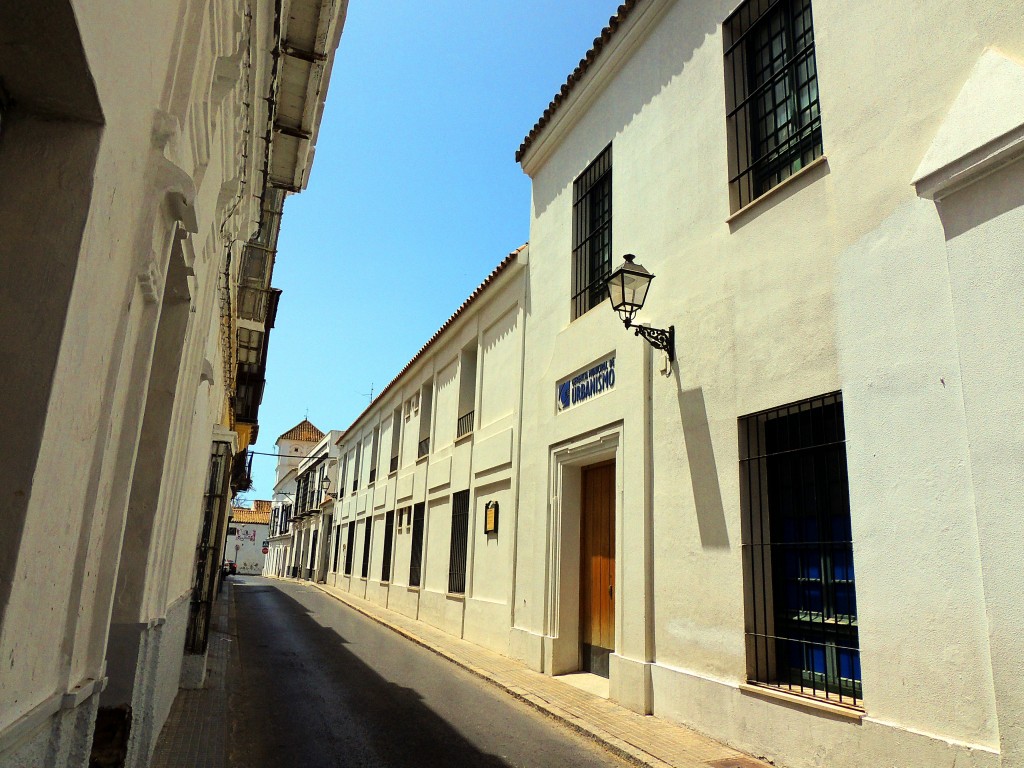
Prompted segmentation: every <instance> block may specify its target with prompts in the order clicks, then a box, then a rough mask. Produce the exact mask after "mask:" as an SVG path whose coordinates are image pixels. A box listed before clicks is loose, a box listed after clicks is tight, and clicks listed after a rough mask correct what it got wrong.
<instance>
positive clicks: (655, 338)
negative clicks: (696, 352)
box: [626, 322, 676, 363]
mask: <svg viewBox="0 0 1024 768" xmlns="http://www.w3.org/2000/svg"><path fill="white" fill-rule="evenodd" d="M626 327H627V328H632V329H633V333H634V334H636V335H637V336H639V337H640V338H641V339H645V340H646V341H647V343H648V344H650V345H651V346H652V347H654V348H655V349H661V350H664V351H665V353H666V354H667V355H668V361H669V362H670V363H674V362H675V360H676V327H675V326H674V325H670V326H669V327H668V328H651V327H650V326H647V325H632V324H631V323H628V322H627V323H626Z"/></svg>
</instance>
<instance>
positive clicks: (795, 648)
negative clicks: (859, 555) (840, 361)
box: [739, 392, 862, 706]
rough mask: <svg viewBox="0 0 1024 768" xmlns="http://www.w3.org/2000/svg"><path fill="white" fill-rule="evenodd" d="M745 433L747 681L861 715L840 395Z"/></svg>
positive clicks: (785, 412) (787, 409) (763, 417)
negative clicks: (850, 708) (855, 708)
mask: <svg viewBox="0 0 1024 768" xmlns="http://www.w3.org/2000/svg"><path fill="white" fill-rule="evenodd" d="M739 426H740V466H741V486H740V493H741V497H742V498H743V504H744V508H745V515H744V519H743V555H744V557H743V567H744V575H745V579H746V582H747V589H746V593H747V633H746V634H747V659H748V669H747V674H748V679H749V680H751V681H752V682H757V683H764V684H768V685H772V686H777V687H781V688H785V689H787V690H789V691H792V692H794V693H798V694H802V695H806V696H813V697H815V698H821V699H828V700H831V701H834V702H836V703H840V704H847V705H852V706H860V705H861V699H862V693H861V675H860V644H859V639H858V632H857V599H856V590H855V580H854V572H853V540H852V533H851V526H850V493H849V481H848V478H847V473H846V432H845V429H844V426H843V400H842V395H841V394H840V393H838V392H836V393H833V394H829V395H824V396H822V397H817V398H814V399H812V400H804V401H802V402H799V403H793V404H792V405H787V406H784V407H782V408H778V409H775V410H771V411H764V412H761V413H756V414H753V415H751V416H746V417H744V418H742V419H740V425H739Z"/></svg>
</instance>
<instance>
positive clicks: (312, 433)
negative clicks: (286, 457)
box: [277, 419, 324, 443]
mask: <svg viewBox="0 0 1024 768" xmlns="http://www.w3.org/2000/svg"><path fill="white" fill-rule="evenodd" d="M277 439H278V440H301V441H303V442H306V443H318V442H320V441H321V440H323V439H324V433H323V432H321V431H320V430H319V429H317V428H316V427H315V426H313V424H312V422H310V420H309V419H303V420H302V421H300V422H299V423H298V424H296V425H295V426H294V427H292V428H291V429H289V430H288V431H287V432H285V433H284V434H283V435H281V436H280V437H279V438H277Z"/></svg>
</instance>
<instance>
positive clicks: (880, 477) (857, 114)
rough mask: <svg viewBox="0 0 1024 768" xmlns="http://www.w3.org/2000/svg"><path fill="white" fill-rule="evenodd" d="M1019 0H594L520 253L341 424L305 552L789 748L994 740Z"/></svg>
mask: <svg viewBox="0 0 1024 768" xmlns="http://www.w3.org/2000/svg"><path fill="white" fill-rule="evenodd" d="M1020 11H1021V9H1020V6H1019V4H1018V3H1013V2H1007V1H1006V0H999V1H990V2H986V3H984V4H983V5H982V6H978V5H973V6H962V7H961V6H957V7H953V6H949V5H939V4H935V3H932V4H924V5H922V4H912V5H907V4H904V5H899V4H892V3H873V4H872V3H869V4H867V5H864V4H858V5H857V6H855V7H854V6H846V5H843V4H836V3H827V2H815V3H814V7H813V18H812V9H811V3H810V2H809V0H779V2H769V0H746V2H744V3H742V4H740V5H739V6H738V7H734V4H730V5H728V6H726V5H723V4H721V3H714V2H709V1H707V0H701V1H699V2H682V1H681V0H630V1H629V2H626V3H625V4H624V5H623V6H622V7H621V8H620V11H619V13H618V14H617V16H616V17H614V18H613V19H612V22H611V24H610V26H609V28H608V29H606V30H605V31H604V32H603V33H602V35H601V36H600V37H599V38H598V40H597V41H596V43H595V48H594V49H593V50H592V51H591V52H590V53H588V54H587V56H586V58H585V59H584V60H583V61H581V63H580V66H579V67H578V68H577V70H576V71H575V72H574V73H573V74H572V75H571V77H570V78H569V81H568V82H567V84H566V86H565V87H564V88H563V89H562V90H561V91H560V93H559V94H558V96H556V98H555V100H554V101H553V102H552V104H551V106H550V107H549V109H548V110H547V111H546V112H545V113H544V115H543V117H542V118H541V120H540V121H539V122H538V124H537V125H536V126H535V127H534V129H533V130H532V131H531V132H530V134H529V135H528V136H527V138H526V139H525V141H524V142H523V145H522V147H521V148H520V150H519V153H518V157H517V159H519V160H520V162H521V163H522V166H523V168H524V170H525V171H526V172H527V173H528V174H529V175H530V177H531V179H532V183H533V197H532V210H531V240H530V246H529V250H528V251H527V250H525V249H524V250H522V251H520V252H518V253H516V254H513V255H512V256H511V257H510V258H509V259H506V260H505V261H503V262H502V264H501V265H500V266H499V268H498V269H497V270H496V272H495V274H493V275H492V276H491V277H490V278H488V280H487V281H486V282H485V283H484V285H483V286H481V288H480V289H478V291H476V292H475V293H474V294H473V296H472V297H471V298H470V299H469V300H468V301H467V302H466V304H465V305H464V306H463V307H462V308H460V310H459V311H458V312H456V313H455V315H454V316H453V317H452V318H451V320H449V322H448V323H447V324H446V325H445V326H444V327H443V328H442V329H441V331H439V332H438V333H437V334H435V336H434V337H433V338H432V339H431V340H430V342H428V344H427V345H426V346H425V347H424V348H423V349H422V350H421V351H420V353H418V354H417V356H416V357H415V358H414V359H413V360H412V361H410V363H409V364H408V365H407V366H406V368H405V369H404V370H403V371H402V372H401V373H400V374H399V376H398V377H397V378H396V379H395V380H394V381H393V382H392V383H391V384H390V385H389V386H388V387H387V388H386V389H385V390H384V392H382V393H381V395H380V396H379V397H378V398H377V399H376V400H375V401H374V403H373V404H371V406H370V408H368V409H367V410H366V411H365V412H364V413H363V414H361V415H360V416H359V417H358V418H357V419H356V421H355V422H354V423H353V424H352V425H351V427H350V428H349V429H348V430H347V432H346V434H345V438H344V439H343V441H342V450H343V459H342V463H341V466H340V472H341V474H340V478H339V479H340V481H341V486H342V490H343V491H344V495H343V496H342V497H341V498H339V499H338V500H337V501H336V502H335V508H338V507H339V506H340V510H341V511H340V513H337V516H336V519H335V520H334V523H333V524H334V526H335V529H336V533H335V542H336V546H335V548H334V551H332V552H331V562H330V567H329V568H328V576H327V581H328V583H331V584H337V585H338V586H340V587H341V588H343V589H347V590H350V591H352V592H353V593H355V594H357V595H359V596H362V597H365V598H367V599H370V600H373V601H375V602H378V603H380V604H382V605H386V606H387V607H389V608H391V609H393V610H395V611H399V612H401V613H403V614H406V615H410V616H415V617H418V618H419V619H420V620H422V621H424V622H427V623H430V624H432V625H435V626H438V627H441V628H443V629H445V630H447V631H449V632H451V633H453V634H456V635H459V636H462V637H465V638H467V639H469V640H472V641H474V642H477V643H480V644H482V645H485V646H487V647H490V648H493V649H496V650H498V651H500V652H502V653H507V654H509V655H511V656H513V657H515V658H518V659H522V660H524V661H525V662H526V663H528V664H529V665H530V666H532V667H534V668H535V669H538V670H543V671H545V672H548V673H549V674H561V673H564V672H571V671H577V670H581V669H582V670H589V671H591V672H592V673H594V674H598V675H602V676H607V677H608V679H609V689H610V696H611V698H612V699H614V700H616V701H618V702H620V703H622V704H624V705H625V706H628V707H630V708H633V709H635V710H637V711H640V712H648V713H653V714H655V715H657V716H660V717H664V718H667V719H670V720H674V721H678V722H681V723H685V724H688V725H690V726H692V727H694V728H696V729H697V730H699V731H702V732H704V733H707V734H709V735H711V736H713V737H715V738H718V739H720V740H723V741H725V742H727V743H729V744H732V745H734V746H736V747H738V748H740V749H743V750H746V751H748V752H751V753H754V754H757V755H764V756H767V757H769V758H771V759H773V760H775V761H777V762H779V763H780V764H783V765H786V766H790V768H803V767H804V766H806V767H808V768H809V767H810V766H822V765H827V766H829V768H861V767H862V766H899V768H917V767H920V768H930V767H931V766H936V765H946V764H954V763H955V764H956V765H958V766H975V767H977V768H982V767H984V768H996V766H1022V765H1024V685H1021V682H1020V677H1019V670H1020V659H1022V658H1024V612H1022V611H1021V601H1020V595H1021V594H1024V576H1022V572H1024V567H1022V566H1024V562H1022V556H1021V554H1020V551H1019V549H1020V548H1019V543H1020V542H1021V541H1024V517H1022V516H1021V515H1020V514H1019V510H1020V509H1021V508H1024V503H1022V501H1024V499H1022V498H1021V496H1022V493H1024V492H1022V491H1021V489H1020V483H1019V482H1018V478H1019V477H1020V474H1021V462H1020V456H1021V455H1022V454H1024V450H1022V449H1024V438H1022V437H1021V435H1020V431H1019V430H1018V429H1017V428H1016V427H1017V425H1018V424H1019V423H1021V421H1022V417H1024V396H1022V394H1021V393H1022V392H1024V364H1022V363H1021V357H1020V350H1021V349H1022V348H1024V321H1022V319H1021V313H1020V311H1019V307H1020V302H1021V298H1022V297H1024V262H1022V261H1021V259H1020V253H1021V246H1022V244H1024V237H1022V235H1021V233H1022V232H1024V162H1021V160H1020V158H1021V156H1022V155H1024V141H1021V136H1024V95H1022V94H1024V64H1022V58H1024V26H1022V25H1021V24H1020ZM626 253H632V254H637V258H636V260H637V261H638V262H642V263H643V264H644V266H646V267H647V268H648V269H649V270H650V271H651V272H653V273H655V274H656V275H657V278H656V279H655V280H654V282H653V284H652V287H651V289H650V294H649V296H648V300H647V303H646V306H645V307H644V309H643V310H642V312H641V314H640V315H639V316H637V317H636V318H635V322H636V324H639V323H647V324H648V325H649V326H653V327H656V328H659V329H665V330H667V329H669V328H672V330H673V331H674V336H675V353H676V356H675V360H674V361H669V360H668V359H667V356H666V355H665V354H664V353H663V352H660V351H655V350H652V348H651V346H650V345H648V344H647V343H646V342H645V341H644V340H643V339H639V338H635V336H634V334H633V332H632V331H627V330H626V329H624V328H623V324H622V322H621V321H620V319H619V318H618V317H617V316H616V314H615V313H614V312H613V311H612V310H611V309H610V307H609V305H608V302H607V301H606V300H605V297H606V296H607V293H606V292H605V289H604V285H605V281H606V279H607V277H608V275H609V273H610V272H611V271H612V270H613V269H615V268H616V267H617V266H618V265H619V264H620V262H621V257H622V255H623V254H626ZM645 333H647V334H650V333H652V332H651V331H645ZM428 407H429V410H428ZM414 448H415V450H414ZM491 502H496V506H495V505H494V504H491ZM494 518H496V519H494ZM492 523H493V524H494V525H496V526H497V530H496V531H492V532H488V531H487V529H486V528H485V526H490V525H491V524H492Z"/></svg>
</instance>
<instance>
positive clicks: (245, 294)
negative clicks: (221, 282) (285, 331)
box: [238, 286, 274, 323]
mask: <svg viewBox="0 0 1024 768" xmlns="http://www.w3.org/2000/svg"><path fill="white" fill-rule="evenodd" d="M273 295H274V291H273V289H271V290H267V289H264V288H252V287H249V286H241V287H239V289H238V316H239V317H240V318H241V319H242V320H252V321H253V322H257V323H266V322H267V315H268V314H269V311H270V303H271V297H272V296H273Z"/></svg>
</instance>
